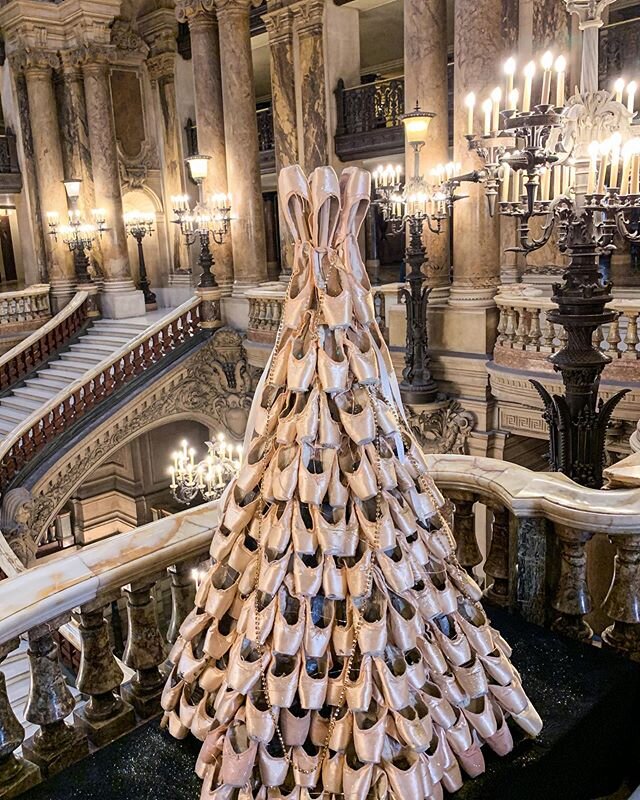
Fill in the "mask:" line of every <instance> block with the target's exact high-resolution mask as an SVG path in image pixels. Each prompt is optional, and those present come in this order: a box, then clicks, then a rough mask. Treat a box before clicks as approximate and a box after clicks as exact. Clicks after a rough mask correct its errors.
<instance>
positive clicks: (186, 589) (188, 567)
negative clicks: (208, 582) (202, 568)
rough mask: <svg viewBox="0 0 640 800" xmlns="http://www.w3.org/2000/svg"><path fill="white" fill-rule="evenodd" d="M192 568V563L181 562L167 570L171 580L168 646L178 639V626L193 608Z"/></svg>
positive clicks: (193, 564) (193, 586) (193, 584)
mask: <svg viewBox="0 0 640 800" xmlns="http://www.w3.org/2000/svg"><path fill="white" fill-rule="evenodd" d="M194 567H195V563H194V562H193V561H183V562H182V563H180V564H174V565H173V566H172V567H169V569H168V570H167V572H168V573H169V576H170V578H171V621H170V622H169V629H168V631H167V641H168V642H169V644H173V643H174V642H175V640H176V639H177V638H178V631H179V629H180V626H181V625H182V623H183V621H184V618H185V617H186V616H187V614H188V613H189V611H190V610H191V609H192V608H193V604H194V599H195V583H194V580H193V576H192V574H191V573H192V570H193V568H194Z"/></svg>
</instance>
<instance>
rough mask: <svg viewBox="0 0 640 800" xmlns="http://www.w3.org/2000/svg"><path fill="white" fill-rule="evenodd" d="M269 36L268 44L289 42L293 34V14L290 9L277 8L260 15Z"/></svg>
mask: <svg viewBox="0 0 640 800" xmlns="http://www.w3.org/2000/svg"><path fill="white" fill-rule="evenodd" d="M262 19H263V21H264V24H265V25H266V27H267V33H268V34H269V44H270V45H273V44H278V43H279V42H287V43H288V42H290V41H291V35H292V33H293V13H292V11H291V9H290V8H279V9H276V10H275V11H269V12H267V13H266V14H263V15H262Z"/></svg>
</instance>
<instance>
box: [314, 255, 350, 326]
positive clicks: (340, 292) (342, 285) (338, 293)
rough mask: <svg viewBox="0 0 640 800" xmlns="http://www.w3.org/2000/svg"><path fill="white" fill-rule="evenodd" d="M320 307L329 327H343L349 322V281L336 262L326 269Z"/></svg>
mask: <svg viewBox="0 0 640 800" xmlns="http://www.w3.org/2000/svg"><path fill="white" fill-rule="evenodd" d="M320 307H321V310H322V318H323V321H324V323H325V324H326V325H328V326H329V328H344V327H346V326H347V325H349V324H350V323H351V318H352V316H353V305H352V299H351V294H350V292H349V282H348V279H347V276H346V273H345V272H344V271H343V270H342V269H341V268H340V267H339V266H338V265H337V264H336V265H335V266H333V267H330V268H329V270H328V274H327V276H326V281H325V286H324V292H323V293H322V300H321V306H320Z"/></svg>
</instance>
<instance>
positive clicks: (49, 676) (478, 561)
mask: <svg viewBox="0 0 640 800" xmlns="http://www.w3.org/2000/svg"><path fill="white" fill-rule="evenodd" d="M427 460H428V465H429V469H430V471H431V474H432V475H433V477H434V478H435V480H436V483H437V485H438V486H439V487H440V489H441V490H442V491H443V493H444V494H445V495H446V496H447V497H448V498H449V499H450V500H451V501H452V502H453V503H454V505H455V512H454V513H455V525H454V532H455V536H456V542H457V551H458V557H459V560H460V562H461V564H462V565H463V567H464V568H465V569H466V570H467V571H468V572H469V573H470V574H474V575H475V576H476V577H477V578H478V579H479V580H480V582H481V583H482V584H483V585H484V587H485V588H484V594H485V597H486V598H487V600H489V601H490V602H492V603H494V604H498V605H502V606H505V607H508V608H511V609H512V610H513V611H514V613H519V614H521V615H523V616H524V617H525V618H527V619H529V620H530V621H533V622H536V623H538V624H541V625H545V624H550V625H552V626H553V627H555V628H556V629H559V630H561V631H564V632H565V633H567V634H569V635H571V636H574V637H577V638H579V639H582V640H585V641H587V640H589V639H591V637H592V629H591V627H590V625H589V622H588V621H587V619H586V618H587V617H589V620H591V616H590V612H592V611H593V612H595V610H596V609H595V608H593V609H592V606H594V601H593V599H592V595H591V590H590V585H589V581H590V579H591V578H592V577H593V575H594V574H596V572H597V569H596V568H597V567H598V565H597V564H594V563H592V559H593V558H594V552H595V550H594V548H593V547H591V546H590V545H591V544H592V543H593V541H594V540H595V539H596V538H602V537H604V536H607V537H609V539H610V541H611V543H612V544H613V547H614V548H615V569H614V573H613V577H612V579H611V581H610V585H609V588H608V592H606V598H605V599H604V602H603V603H602V614H603V617H604V623H603V625H602V626H601V627H602V628H604V630H603V632H602V634H601V639H602V641H603V642H604V643H605V644H606V645H608V646H610V647H613V648H615V649H616V650H619V651H621V652H623V653H624V654H626V655H628V656H631V657H634V658H638V657H639V656H640V489H621V490H618V489H616V490H610V491H599V490H594V489H584V488H582V487H580V486H578V485H577V484H574V483H572V482H571V481H570V480H569V479H568V478H566V477H564V476H562V475H560V474H550V473H535V472H532V471H530V470H528V469H525V468H523V467H518V466H516V465H514V464H510V463H506V462H502V461H497V460H494V459H488V458H475V457H472V456H457V455H433V456H428V457H427ZM217 521H218V506H217V504H216V503H210V504H207V505H205V506H200V507H199V508H196V509H192V510H189V511H185V512H182V513H180V514H177V515H175V516H172V517H168V518H164V519H160V520H157V521H155V522H152V523H150V524H149V525H146V526H144V527H141V528H138V529H136V530H134V531H130V532H128V533H124V534H120V535H118V536H116V537H112V538H111V539H108V540H103V541H101V542H97V543H95V544H92V545H89V546H87V547H84V548H82V549H81V550H78V551H76V552H73V553H70V554H66V555H65V556H63V557H62V558H61V557H52V558H51V559H49V560H47V561H45V562H44V563H41V564H39V565H38V566H36V567H34V568H33V569H31V570H28V571H27V572H24V573H22V574H20V575H17V576H15V577H12V578H9V579H7V580H4V581H2V582H1V583H0V661H2V659H3V658H4V657H6V656H7V655H8V653H10V652H11V651H12V650H13V649H14V648H15V647H16V646H17V644H18V637H20V636H24V637H26V638H27V639H28V642H29V651H30V654H29V661H30V670H31V694H30V700H29V703H28V704H27V709H26V714H25V716H26V719H27V720H28V721H29V722H31V723H32V724H34V725H36V726H38V727H39V731H38V733H37V734H36V736H34V737H32V738H31V739H30V740H28V741H26V742H24V744H23V750H22V753H23V756H24V758H19V759H18V758H16V756H15V751H16V750H17V749H18V748H19V746H20V744H21V743H22V739H23V736H24V733H23V729H22V726H21V724H20V723H19V722H18V720H17V719H16V717H15V716H14V714H13V713H12V711H11V707H10V704H9V702H8V698H7V694H6V688H5V683H4V679H3V678H2V674H1V673H0V745H1V746H0V778H2V779H3V780H4V781H5V783H4V784H0V786H2V788H3V789H4V787H5V786H6V785H7V784H9V785H10V786H12V789H13V790H15V793H17V790H16V787H19V788H22V789H25V788H28V786H30V785H32V783H33V782H35V781H37V780H39V779H40V775H41V774H42V775H45V776H46V774H47V772H48V770H49V769H50V768H52V767H53V765H52V761H53V760H54V759H55V768H56V769H59V768H61V767H62V766H64V765H65V764H67V763H70V762H71V761H73V760H76V759H78V758H80V757H82V755H83V754H85V753H86V752H87V740H89V741H90V742H91V743H92V744H93V745H96V746H101V745H104V744H106V743H107V742H108V741H110V740H111V739H113V738H115V737H116V736H118V735H121V734H122V733H123V732H125V731H127V730H128V729H129V728H131V727H132V726H133V725H135V723H136V719H146V718H148V717H150V716H151V715H153V714H154V713H156V712H157V711H158V710H159V700H160V695H161V691H162V686H163V683H164V678H163V676H162V674H161V673H162V667H163V665H164V664H165V659H166V657H167V650H168V645H169V644H171V643H172V642H174V641H175V639H176V636H177V632H178V628H179V626H180V624H181V622H182V621H183V619H184V618H185V616H186V614H187V613H188V611H189V610H190V608H191V607H192V603H193V597H194V589H195V586H194V581H195V580H196V579H197V575H198V572H197V571H196V573H195V574H196V578H194V576H193V570H194V569H195V568H197V567H198V565H200V564H202V562H203V561H204V560H205V559H206V558H207V551H208V547H209V543H210V540H211V536H212V531H213V529H214V528H215V526H216V524H217ZM485 553H486V554H487V555H486V556H485ZM167 571H168V573H169V576H170V589H171V619H170V622H169V624H168V626H167V630H166V633H165V632H164V631H162V630H161V629H160V627H159V624H158V615H157V614H156V613H155V611H156V609H155V608H154V597H155V596H156V594H157V592H154V586H157V585H158V583H159V581H161V580H165V579H166V572H167ZM601 571H602V570H601ZM604 572H605V573H606V572H607V570H606V569H605V570H604ZM603 594H604V593H603ZM123 599H124V600H126V621H125V620H122V626H123V628H124V637H123V638H124V640H125V642H126V644H125V646H124V647H123V654H122V662H124V665H125V666H126V667H128V668H130V669H131V670H133V671H134V672H135V675H134V676H133V678H132V679H131V680H127V681H125V682H124V683H123V675H122V669H121V667H120V664H119V662H118V661H117V659H116V658H115V657H114V653H113V647H112V645H111V643H110V642H111V639H112V637H110V630H109V626H110V623H109V621H108V620H109V619H113V617H112V611H111V609H112V608H113V601H120V602H122V601H123ZM165 616H168V615H165ZM69 618H73V619H74V620H76V621H77V623H78V628H77V630H78V638H79V642H78V645H79V648H80V651H81V652H80V667H79V671H78V676H77V680H76V686H77V689H78V690H79V691H80V692H81V693H82V694H83V695H84V696H85V697H87V698H88V699H87V700H86V701H84V702H82V703H80V704H78V706H77V707H75V709H74V705H75V701H74V699H73V698H72V696H71V694H70V693H69V691H68V688H67V686H66V684H65V679H64V675H63V672H62V671H61V669H60V664H59V658H58V650H57V646H56V643H55V641H56V632H57V631H58V630H59V629H60V627H61V626H62V625H64V624H65V623H66V622H67V621H68V620H69ZM72 714H73V716H72ZM65 720H67V722H65ZM24 759H28V761H25V760H24ZM34 764H35V766H34Z"/></svg>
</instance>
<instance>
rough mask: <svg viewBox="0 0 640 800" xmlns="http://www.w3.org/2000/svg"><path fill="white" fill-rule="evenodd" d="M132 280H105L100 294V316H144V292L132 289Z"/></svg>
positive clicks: (122, 317)
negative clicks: (107, 281)
mask: <svg viewBox="0 0 640 800" xmlns="http://www.w3.org/2000/svg"><path fill="white" fill-rule="evenodd" d="M131 286H132V281H127V280H124V281H109V283H108V284H107V283H106V282H105V287H104V292H103V293H102V294H101V295H100V310H101V311H102V316H103V317H107V318H108V319H124V318H126V317H141V316H144V314H145V312H146V308H145V305H144V294H143V293H142V292H141V291H139V290H138V289H132V288H131Z"/></svg>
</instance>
